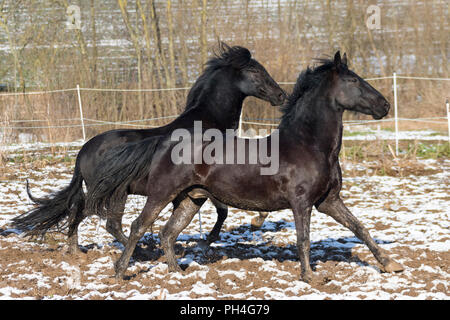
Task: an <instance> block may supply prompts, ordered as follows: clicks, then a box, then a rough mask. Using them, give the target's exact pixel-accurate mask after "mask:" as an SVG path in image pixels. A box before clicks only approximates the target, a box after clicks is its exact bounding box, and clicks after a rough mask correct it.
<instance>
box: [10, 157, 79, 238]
mask: <svg viewBox="0 0 450 320" xmlns="http://www.w3.org/2000/svg"><path fill="white" fill-rule="evenodd" d="M27 193H28V196H29V197H30V199H31V200H32V201H33V202H34V203H35V204H37V205H38V206H37V207H36V208H34V209H32V210H30V211H28V212H25V213H23V214H21V215H20V216H17V217H15V218H14V219H13V220H12V222H13V225H14V226H15V227H16V228H18V229H20V230H23V231H24V232H25V233H26V234H27V235H32V236H43V235H45V233H47V232H50V231H62V230H63V229H65V228H66V227H67V226H68V225H69V224H70V223H71V222H72V221H73V219H75V217H76V215H77V214H81V213H82V211H83V209H84V202H85V199H84V198H85V197H84V192H83V177H82V175H81V171H80V166H79V164H78V161H77V163H76V165H75V171H74V174H73V176H72V181H70V184H69V185H68V186H67V187H66V188H64V189H62V190H60V191H58V192H55V193H53V194H51V195H50V196H49V197H47V198H40V199H39V198H36V197H34V196H33V195H32V194H31V192H30V189H29V185H28V180H27Z"/></svg>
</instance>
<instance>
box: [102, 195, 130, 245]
mask: <svg viewBox="0 0 450 320" xmlns="http://www.w3.org/2000/svg"><path fill="white" fill-rule="evenodd" d="M126 202H127V196H126V195H125V196H124V197H123V198H122V199H121V200H120V202H117V205H116V206H115V208H114V209H111V210H110V211H109V212H108V216H107V220H106V230H107V231H108V232H109V233H111V234H112V235H113V236H114V237H115V238H116V239H117V241H119V242H120V243H121V244H123V245H126V243H127V241H128V238H127V237H126V236H125V234H124V233H123V228H122V217H123V214H124V210H125V204H126Z"/></svg>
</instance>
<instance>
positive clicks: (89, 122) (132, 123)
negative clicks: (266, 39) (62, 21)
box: [0, 72, 450, 155]
mask: <svg viewBox="0 0 450 320" xmlns="http://www.w3.org/2000/svg"><path fill="white" fill-rule="evenodd" d="M387 79H392V81H393V83H392V87H393V94H394V117H393V118H389V119H380V120H348V121H344V126H347V127H353V126H367V125H373V124H377V123H386V122H394V124H395V142H396V143H395V144H396V148H395V153H396V155H398V141H399V140H400V139H399V130H398V129H399V127H398V122H399V121H413V122H422V123H433V124H443V125H445V124H447V127H448V136H449V143H450V110H449V102H448V99H447V100H446V101H445V108H446V112H447V117H431V118H414V119H412V118H400V117H398V101H397V90H398V89H397V80H398V79H410V80H425V81H450V78H434V77H417V76H399V75H397V74H396V73H395V72H394V73H393V75H392V76H385V77H373V78H366V79H365V80H366V81H376V80H387ZM279 84H280V85H294V84H295V82H279ZM189 89H190V87H179V88H161V89H113V88H81V87H80V86H79V85H77V87H76V88H68V89H58V90H49V91H33V92H9V93H1V94H0V97H3V96H23V95H39V94H48V93H61V92H76V93H77V98H78V107H79V112H80V117H79V118H62V119H52V121H61V122H65V121H67V122H69V121H72V122H73V121H77V122H79V123H76V124H73V123H72V124H61V125H39V123H45V122H48V120H39V119H22V120H17V119H15V120H8V121H3V122H0V123H1V125H2V126H1V127H0V129H2V130H19V129H56V128H81V129H82V135H83V140H84V141H85V140H86V128H87V127H94V126H110V125H115V126H125V127H134V128H143V127H149V128H152V127H157V126H156V125H149V124H148V122H151V121H155V120H162V119H173V118H176V117H178V114H176V115H170V116H163V117H154V118H147V119H136V120H129V121H105V120H98V119H91V118H85V117H84V116H83V104H82V99H81V92H82V91H88V92H89V91H91V92H92V91H103V92H164V91H185V90H189ZM279 120H280V119H277V118H273V119H267V118H244V117H243V116H242V114H241V118H240V121H239V134H242V125H243V124H247V125H256V126H263V127H277V126H278V121H279ZM268 121H269V122H268ZM16 123H33V124H35V123H36V125H32V126H20V125H15V124H16ZM140 123H141V124H140ZM144 123H145V124H144ZM10 124H13V125H12V126H11V125H10Z"/></svg>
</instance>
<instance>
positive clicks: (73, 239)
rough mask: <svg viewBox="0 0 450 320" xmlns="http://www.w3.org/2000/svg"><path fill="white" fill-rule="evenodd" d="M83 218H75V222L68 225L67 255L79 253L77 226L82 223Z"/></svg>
mask: <svg viewBox="0 0 450 320" xmlns="http://www.w3.org/2000/svg"><path fill="white" fill-rule="evenodd" d="M83 218H84V217H83V216H77V217H75V220H74V221H73V222H72V223H71V224H70V225H69V233H68V238H67V245H68V246H69V248H68V250H67V252H68V253H69V254H77V253H81V252H82V251H81V250H80V247H79V245H78V226H79V225H80V223H81V221H83Z"/></svg>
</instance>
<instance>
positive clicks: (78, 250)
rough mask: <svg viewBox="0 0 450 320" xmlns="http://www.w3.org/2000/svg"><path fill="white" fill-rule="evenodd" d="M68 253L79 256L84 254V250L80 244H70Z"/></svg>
mask: <svg viewBox="0 0 450 320" xmlns="http://www.w3.org/2000/svg"><path fill="white" fill-rule="evenodd" d="M66 252H67V254H70V255H71V256H78V255H81V254H83V253H84V252H83V250H81V248H80V247H79V246H78V245H75V246H72V245H71V246H69V248H68V249H67V251H66Z"/></svg>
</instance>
